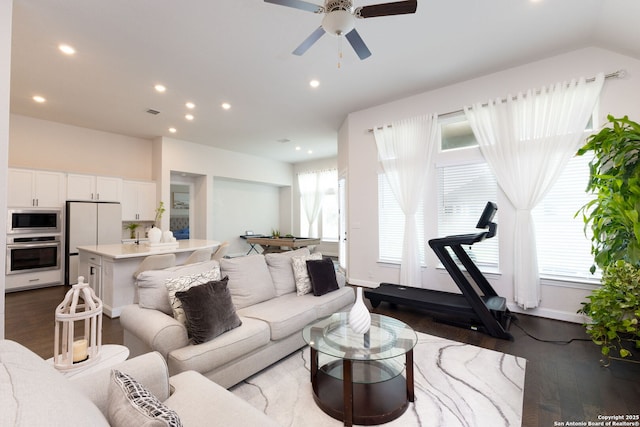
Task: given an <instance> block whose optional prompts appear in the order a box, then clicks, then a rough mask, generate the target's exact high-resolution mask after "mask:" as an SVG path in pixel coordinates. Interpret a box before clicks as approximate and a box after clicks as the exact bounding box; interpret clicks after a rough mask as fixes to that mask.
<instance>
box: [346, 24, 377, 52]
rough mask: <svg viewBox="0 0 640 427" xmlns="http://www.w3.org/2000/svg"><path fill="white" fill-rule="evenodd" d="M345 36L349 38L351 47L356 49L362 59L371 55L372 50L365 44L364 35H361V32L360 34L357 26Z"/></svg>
mask: <svg viewBox="0 0 640 427" xmlns="http://www.w3.org/2000/svg"><path fill="white" fill-rule="evenodd" d="M345 37H346V38H347V40H349V43H350V44H351V47H352V48H353V50H355V51H356V53H357V54H358V56H359V57H360V59H367V58H368V57H370V56H371V51H370V50H369V48H368V47H367V45H366V44H364V41H363V40H362V37H360V34H358V31H357V30H356V29H355V28H354V29H353V30H351V31H349V32H348V33H347V35H346V36H345Z"/></svg>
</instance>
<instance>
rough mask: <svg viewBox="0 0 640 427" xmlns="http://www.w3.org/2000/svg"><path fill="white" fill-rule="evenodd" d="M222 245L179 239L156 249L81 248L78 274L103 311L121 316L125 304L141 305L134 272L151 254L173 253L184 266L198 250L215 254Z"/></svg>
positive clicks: (142, 245)
mask: <svg viewBox="0 0 640 427" xmlns="http://www.w3.org/2000/svg"><path fill="white" fill-rule="evenodd" d="M219 245H220V242H217V241H215V240H198V239H190V240H179V241H178V242H176V245H173V246H172V247H162V246H160V247H152V246H149V245H148V244H145V243H140V244H139V245H136V244H135V243H125V244H112V245H92V246H79V247H78V252H79V254H80V264H79V268H78V274H79V275H80V276H84V277H85V279H86V281H87V282H88V283H89V284H90V285H91V287H92V288H93V290H94V291H95V293H96V295H97V296H98V297H99V298H100V299H101V300H102V304H103V312H104V313H105V314H106V315H107V316H109V317H111V318H113V317H119V316H120V312H121V311H122V308H123V307H124V306H125V305H128V304H133V303H134V302H137V301H136V299H137V292H136V289H135V280H134V278H133V273H134V272H135V271H136V270H137V269H138V266H139V265H140V263H141V262H142V261H143V260H144V259H145V258H146V257H148V256H149V255H158V254H167V253H173V254H175V255H176V265H180V264H182V263H183V262H184V260H186V259H187V257H188V256H189V255H191V254H192V253H193V252H194V251H197V250H198V249H210V250H211V251H213V250H214V249H215V248H217V247H218V246H219Z"/></svg>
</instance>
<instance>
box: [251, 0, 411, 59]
mask: <svg viewBox="0 0 640 427" xmlns="http://www.w3.org/2000/svg"><path fill="white" fill-rule="evenodd" d="M264 1H265V2H266V3H273V4H278V5H280V6H287V7H292V8H295V9H300V10H305V11H308V12H314V13H323V14H324V18H323V19H322V25H320V27H318V29H316V30H315V31H314V32H313V33H311V35H310V36H309V37H307V38H306V40H305V41H303V42H302V44H300V46H298V47H297V48H296V49H295V50H294V51H293V54H294V55H298V56H300V55H302V54H304V53H305V52H306V51H307V50H308V49H309V48H310V47H311V46H313V44H314V43H315V42H317V41H318V40H319V39H320V37H322V36H323V35H324V33H329V34H333V35H335V36H338V37H340V36H345V37H346V39H347V40H348V41H349V44H351V47H353V50H355V51H356V54H357V55H358V57H360V59H366V58H368V57H369V56H371V51H369V48H367V45H366V44H365V43H364V41H363V40H362V38H361V37H360V34H358V30H356V29H355V20H356V18H375V17H377V16H390V15H404V14H409V13H415V12H416V9H417V8H418V1H417V0H406V1H398V2H393V3H381V4H372V5H369V6H361V7H356V8H354V7H353V2H352V1H351V0H326V1H325V5H324V6H319V5H317V4H313V3H308V2H306V1H302V0H264Z"/></svg>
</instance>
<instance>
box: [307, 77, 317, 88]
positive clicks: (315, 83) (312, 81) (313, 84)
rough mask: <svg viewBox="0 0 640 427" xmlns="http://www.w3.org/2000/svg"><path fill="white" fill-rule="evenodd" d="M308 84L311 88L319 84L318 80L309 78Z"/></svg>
mask: <svg viewBox="0 0 640 427" xmlns="http://www.w3.org/2000/svg"><path fill="white" fill-rule="evenodd" d="M309 86H311V87H312V88H317V87H318V86H320V82H319V81H318V80H315V79H314V80H311V81H310V82H309Z"/></svg>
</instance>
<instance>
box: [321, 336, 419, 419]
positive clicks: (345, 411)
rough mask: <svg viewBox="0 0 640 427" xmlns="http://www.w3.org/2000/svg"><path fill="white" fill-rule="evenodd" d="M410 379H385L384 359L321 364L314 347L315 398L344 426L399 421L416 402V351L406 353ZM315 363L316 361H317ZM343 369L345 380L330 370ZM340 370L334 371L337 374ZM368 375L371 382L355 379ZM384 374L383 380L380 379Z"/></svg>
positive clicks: (407, 376)
mask: <svg viewBox="0 0 640 427" xmlns="http://www.w3.org/2000/svg"><path fill="white" fill-rule="evenodd" d="M406 361H407V364H406V378H405V377H404V376H403V375H396V376H394V377H393V378H391V379H384V371H386V370H387V368H386V366H385V365H384V363H383V362H381V361H350V360H336V361H334V362H331V363H329V364H327V365H324V366H322V367H318V364H317V353H316V351H314V350H313V348H312V349H311V383H312V387H313V398H314V400H315V402H316V404H317V405H318V407H320V409H322V410H323V411H324V412H325V413H326V414H327V415H329V416H331V417H332V418H335V419H337V420H340V421H344V425H346V426H351V425H353V424H359V425H376V424H383V423H387V422H389V421H392V420H395V419H396V418H398V417H399V416H400V415H402V414H403V413H404V412H405V411H406V410H407V407H408V406H409V402H413V401H414V390H413V351H410V352H408V353H407V354H406ZM314 362H315V363H314ZM335 370H341V371H342V372H343V376H342V378H344V381H343V380H340V379H337V378H335V376H332V375H330V374H329V372H332V371H335ZM335 373H336V372H334V374H335ZM364 376H368V377H369V379H370V381H371V382H367V383H362V382H355V383H354V382H353V378H362V377H364ZM376 376H380V381H377V380H376Z"/></svg>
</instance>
